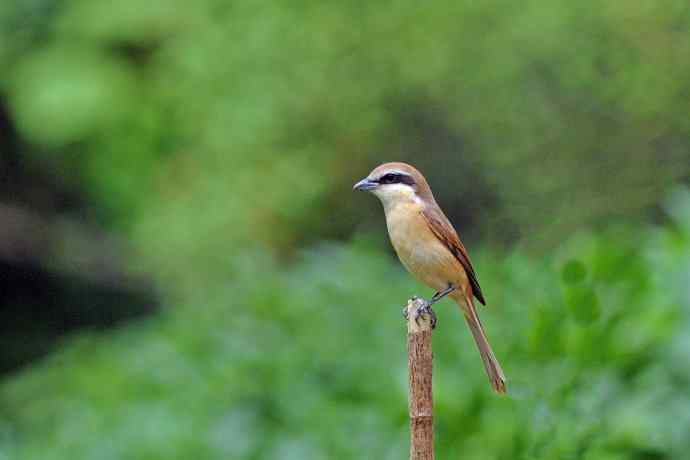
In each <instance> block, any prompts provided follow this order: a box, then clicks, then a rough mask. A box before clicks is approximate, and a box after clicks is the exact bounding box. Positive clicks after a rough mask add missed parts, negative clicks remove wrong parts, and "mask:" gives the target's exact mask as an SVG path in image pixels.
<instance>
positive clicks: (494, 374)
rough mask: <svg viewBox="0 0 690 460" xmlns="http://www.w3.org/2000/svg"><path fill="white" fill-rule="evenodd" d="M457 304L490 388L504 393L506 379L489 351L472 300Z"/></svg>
mask: <svg viewBox="0 0 690 460" xmlns="http://www.w3.org/2000/svg"><path fill="white" fill-rule="evenodd" d="M458 300H459V299H458ZM458 303H459V304H460V308H462V312H463V313H464V315H465V320H466V321H467V325H468V326H469V327H470V330H471V331H472V335H473V336H474V341H475V342H477V348H479V354H480V355H481V357H482V361H483V362H484V369H485V370H486V375H488V376H489V381H490V382H491V386H492V387H493V389H494V391H495V392H496V393H505V392H506V377H505V375H504V374H503V369H501V365H500V364H499V363H498V359H496V355H494V352H493V350H492V349H491V345H489V341H488V340H487V338H486V333H485V332H484V328H483V327H482V322H481V321H480V320H479V316H478V315H477V311H476V310H475V308H474V303H473V302H472V299H471V298H469V299H467V300H466V301H465V302H463V301H462V300H459V301H458Z"/></svg>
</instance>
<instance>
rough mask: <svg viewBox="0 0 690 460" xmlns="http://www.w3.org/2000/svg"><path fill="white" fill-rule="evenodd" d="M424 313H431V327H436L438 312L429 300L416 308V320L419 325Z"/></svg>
mask: <svg viewBox="0 0 690 460" xmlns="http://www.w3.org/2000/svg"><path fill="white" fill-rule="evenodd" d="M422 315H429V319H430V320H431V329H436V322H437V318H436V312H434V310H433V309H432V308H431V304H430V303H429V302H424V304H423V305H421V306H420V307H418V308H417V309H416V310H415V312H414V322H415V323H417V326H419V318H420V317H422Z"/></svg>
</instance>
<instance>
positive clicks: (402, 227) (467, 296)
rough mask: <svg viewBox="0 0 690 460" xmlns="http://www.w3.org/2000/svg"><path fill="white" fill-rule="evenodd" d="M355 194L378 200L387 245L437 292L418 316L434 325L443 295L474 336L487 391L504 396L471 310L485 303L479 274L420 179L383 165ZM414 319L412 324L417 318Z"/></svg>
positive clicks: (406, 168) (401, 167)
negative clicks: (456, 307)
mask: <svg viewBox="0 0 690 460" xmlns="http://www.w3.org/2000/svg"><path fill="white" fill-rule="evenodd" d="M354 189H355V190H368V191H370V192H372V193H373V194H374V195H376V196H377V197H378V198H379V200H381V203H382V204H383V209H384V211H385V213H386V224H387V226H388V235H389V236H390V239H391V243H393V247H394V248H395V252H396V253H397V254H398V258H400V261H401V262H402V264H403V265H404V266H405V268H407V270H408V271H409V272H410V273H412V275H414V277H415V278H417V280H419V281H421V282H422V283H424V284H426V285H427V286H429V287H431V288H432V289H434V290H435V291H436V294H435V295H434V296H433V297H432V299H431V301H429V302H427V304H426V305H425V307H424V308H423V309H421V311H418V312H417V313H416V316H417V318H418V317H419V315H420V314H421V313H428V314H429V315H430V316H431V318H432V324H435V322H436V321H435V315H434V314H433V311H431V308H430V307H431V305H432V304H433V303H435V302H437V301H439V300H440V299H442V298H443V297H445V296H446V295H448V296H450V297H451V298H452V299H453V300H455V301H456V302H457V303H458V305H460V308H461V309H462V312H463V314H464V316H465V320H466V321H467V324H468V325H469V327H470V330H471V331H472V335H473V336H474V340H475V342H477V347H478V348H479V354H480V355H481V357H482V361H483V362H484V368H485V369H486V373H487V375H488V376H489V380H490V381H491V386H492V387H493V389H494V390H495V391H496V392H498V393H505V391H506V384H505V381H506V379H505V376H504V375H503V370H502V369H501V365H500V364H499V363H498V360H497V359H496V356H495V355H494V352H493V351H492V350H491V345H489V341H488V340H487V338H486V333H485V332H484V328H483V327H482V323H481V321H480V320H479V316H478V315H477V311H476V309H475V308H474V301H473V297H476V299H477V300H479V302H481V303H482V304H485V301H484V295H483V294H482V290H481V288H480V287H479V282H478V281H477V275H476V274H475V273H474V268H473V267H472V262H470V257H469V256H468V255H467V250H466V249H465V246H463V244H462V242H461V241H460V238H459V237H458V234H457V233H456V232H455V229H454V228H453V226H452V225H451V223H450V222H449V221H448V218H447V217H446V216H445V214H443V211H441V208H440V207H439V206H438V204H437V203H436V200H435V199H434V195H433V194H432V193H431V188H429V184H427V182H426V179H424V176H422V174H421V173H420V172H419V171H417V170H416V169H415V168H414V167H412V166H410V165H408V164H405V163H385V164H382V165H381V166H378V167H377V168H375V169H374V170H373V171H372V172H371V173H370V174H369V176H367V177H366V178H365V179H363V180H361V181H359V182H357V183H356V184H355V186H354ZM417 318H415V319H417Z"/></svg>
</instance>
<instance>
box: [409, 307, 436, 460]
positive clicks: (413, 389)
mask: <svg viewBox="0 0 690 460" xmlns="http://www.w3.org/2000/svg"><path fill="white" fill-rule="evenodd" d="M424 302H425V301H424V300H423V299H418V298H413V299H410V301H409V302H408V303H407V307H406V310H405V311H406V313H407V314H406V318H407V368H408V371H409V415H410V460H433V458H434V415H433V393H432V386H431V377H432V361H433V354H432V350H431V331H432V327H431V318H430V317H429V316H428V315H422V316H420V317H419V319H418V320H417V321H415V311H416V310H417V308H419V307H420V306H423V305H424Z"/></svg>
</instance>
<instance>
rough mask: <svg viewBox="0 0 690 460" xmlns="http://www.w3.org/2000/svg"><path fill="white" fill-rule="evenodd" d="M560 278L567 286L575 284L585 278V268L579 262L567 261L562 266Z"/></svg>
mask: <svg viewBox="0 0 690 460" xmlns="http://www.w3.org/2000/svg"><path fill="white" fill-rule="evenodd" d="M561 277H562V278H563V281H564V282H565V283H567V284H577V283H580V282H582V281H584V280H585V278H586V277H587V267H585V265H584V264H583V263H582V262H580V261H579V260H569V261H568V262H566V263H565V265H563V269H562V271H561Z"/></svg>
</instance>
